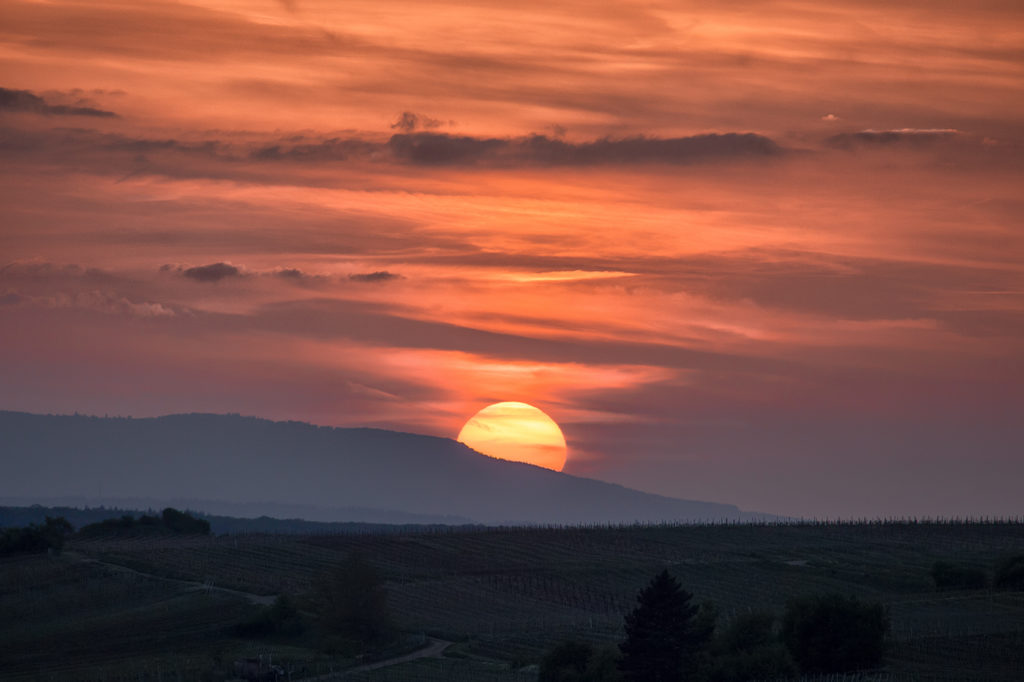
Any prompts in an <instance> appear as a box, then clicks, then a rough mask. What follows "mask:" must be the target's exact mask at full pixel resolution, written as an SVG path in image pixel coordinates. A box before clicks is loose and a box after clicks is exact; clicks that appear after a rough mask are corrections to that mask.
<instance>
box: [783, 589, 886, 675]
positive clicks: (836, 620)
mask: <svg viewBox="0 0 1024 682" xmlns="http://www.w3.org/2000/svg"><path fill="white" fill-rule="evenodd" d="M888 632H889V617H888V614H887V613H886V611H885V609H884V608H883V607H882V605H881V604H864V603H861V602H860V600H858V599H857V598H856V597H843V596H840V595H825V596H818V597H808V598H803V599H793V600H790V602H789V603H788V604H787V607H786V614H785V617H784V618H783V620H782V640H783V642H784V643H785V645H786V648H787V649H789V652H790V654H791V655H792V656H793V658H794V659H795V660H796V662H797V664H798V665H799V666H800V671H801V672H802V673H804V674H805V675H807V674H809V675H816V674H821V673H835V672H847V671H852V670H863V669H868V668H875V667H878V666H879V665H880V664H881V663H882V658H883V656H884V655H885V640H886V636H887V635H888Z"/></svg>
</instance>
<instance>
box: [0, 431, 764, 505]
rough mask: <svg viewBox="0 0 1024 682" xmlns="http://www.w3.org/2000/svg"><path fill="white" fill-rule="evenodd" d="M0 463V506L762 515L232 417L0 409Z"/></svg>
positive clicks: (441, 449)
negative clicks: (154, 503)
mask: <svg viewBox="0 0 1024 682" xmlns="http://www.w3.org/2000/svg"><path fill="white" fill-rule="evenodd" d="M0 463H3V465H4V467H5V470H6V471H7V472H8V475H7V476H5V477H4V478H3V479H2V480H0V497H5V498H15V497H16V498H19V499H25V498H33V499H34V498H40V497H42V496H45V497H48V498H50V499H53V498H60V497H81V498H84V499H88V498H90V497H92V498H102V497H107V498H126V497H127V498H148V499H153V500H164V499H167V500H171V499H174V500H180V499H185V498H188V499H196V500H200V499H205V500H209V501H221V502H224V503H229V504H244V505H250V506H252V505H254V506H256V507H258V506H259V505H260V504H261V503H262V504H268V505H273V504H279V505H300V506H309V507H320V508H324V509H331V508H334V509H339V508H362V509H372V510H381V511H390V512H399V513H408V514H413V515H422V516H428V517H446V516H447V517H454V518H457V519H458V520H459V521H463V520H471V521H472V522H474V523H486V524H537V523H555V524H563V523H568V524H572V523H633V522H643V523H651V522H694V521H742V520H759V519H770V518H774V517H772V516H771V515H767V514H757V513H752V512H744V511H741V510H740V509H739V508H738V507H736V506H735V505H730V504H722V503H715V502H700V501H693V500H681V499H676V498H670V497H665V496H662V495H655V494H652V493H645V492H641V491H637V490H633V489H630V488H626V487H625V486H621V485H619V484H615V483H607V482H604V481H598V480H595V479H589V478H582V477H578V476H573V475H570V474H564V473H561V472H556V471H551V470H548V469H542V468H540V467H536V466H533V465H530V464H525V463H522V462H510V461H506V460H500V459H496V458H492V457H488V456H486V455H482V454H480V453H478V452H476V451H474V450H471V449H470V448H468V447H466V446H465V445H463V444H461V443H457V442H455V441H453V440H451V439H447V438H441V437H438V436H426V435H420V434H412V433H406V432H403V431H390V430H385V429H375V428H367V427H358V428H343V427H333V426H319V425H315V424H308V423H306V422H298V421H272V420H269V419H264V418H261V417H246V416H241V415H237V414H228V415H217V414H208V413H184V414H173V415H165V416H161V417H145V418H133V417H96V416H84V415H39V414H32V413H27V412H13V411H0ZM257 511H258V510H257ZM320 520H327V521H345V520H347V519H345V518H343V517H342V516H338V517H329V515H328V517H323V518H321V519H320Z"/></svg>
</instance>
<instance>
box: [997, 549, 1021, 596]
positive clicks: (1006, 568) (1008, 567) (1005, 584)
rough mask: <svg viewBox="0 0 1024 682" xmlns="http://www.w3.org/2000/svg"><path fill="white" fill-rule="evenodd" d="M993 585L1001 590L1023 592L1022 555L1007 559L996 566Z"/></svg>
mask: <svg viewBox="0 0 1024 682" xmlns="http://www.w3.org/2000/svg"><path fill="white" fill-rule="evenodd" d="M993 583H994V585H995V586H996V587H998V588H999V589H1002V590H1024V554H1017V555H1015V556H1011V557H1007V558H1005V559H1003V560H1002V561H1000V562H999V563H998V564H997V565H996V575H995V580H993Z"/></svg>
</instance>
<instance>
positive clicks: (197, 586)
mask: <svg viewBox="0 0 1024 682" xmlns="http://www.w3.org/2000/svg"><path fill="white" fill-rule="evenodd" d="M62 556H65V557H67V558H69V559H71V560H72V561H78V562H80V563H87V564H96V565H97V566H104V567H106V568H111V569H114V570H115V571H120V572H121V573H126V574H131V575H137V576H141V577H143V578H152V579H153V580H162V581H164V582H167V583H173V584H176V585H181V586H182V587H187V588H188V589H189V590H191V591H193V592H198V591H203V592H220V593H222V594H231V595H234V596H236V597H241V598H243V599H246V600H248V601H249V602H250V603H252V604H259V605H261V606H270V605H271V604H273V603H274V600H275V599H277V596H276V595H266V594H253V593H252V592H242V591H241V590H232V589H229V588H227V587H217V586H216V585H212V584H210V583H201V582H198V581H195V580H182V579H180V578H168V577H166V576H162V575H157V574H155V573H146V572H144V571H137V570H135V569H134V568H129V567H128V566H122V565H121V564H112V563H110V562H109V561H100V560H99V559H93V558H92V557H88V556H85V555H84V554H81V553H79V552H74V551H69V550H65V551H64V552H63V553H62Z"/></svg>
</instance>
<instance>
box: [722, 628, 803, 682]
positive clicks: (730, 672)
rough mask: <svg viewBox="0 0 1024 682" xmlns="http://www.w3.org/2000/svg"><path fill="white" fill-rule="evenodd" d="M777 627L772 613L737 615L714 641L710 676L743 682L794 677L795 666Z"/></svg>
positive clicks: (725, 681) (726, 681)
mask: <svg viewBox="0 0 1024 682" xmlns="http://www.w3.org/2000/svg"><path fill="white" fill-rule="evenodd" d="M774 627H775V616H773V615H771V614H770V613H761V612H755V613H748V614H744V615H742V616H739V617H738V618H736V619H735V620H734V621H733V622H732V624H731V625H730V626H729V627H728V628H727V629H726V630H725V631H724V632H723V633H722V634H721V636H720V637H719V638H718V640H717V641H716V642H715V657H714V664H713V666H712V672H711V679H712V680H713V681H714V682H742V681H743V680H762V679H775V678H784V677H791V676H793V674H794V673H796V665H795V664H794V663H793V659H792V657H791V656H790V655H789V652H788V651H787V650H786V647H785V646H783V644H782V643H781V642H780V641H779V638H778V637H777V636H776V635H775V632H774Z"/></svg>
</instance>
